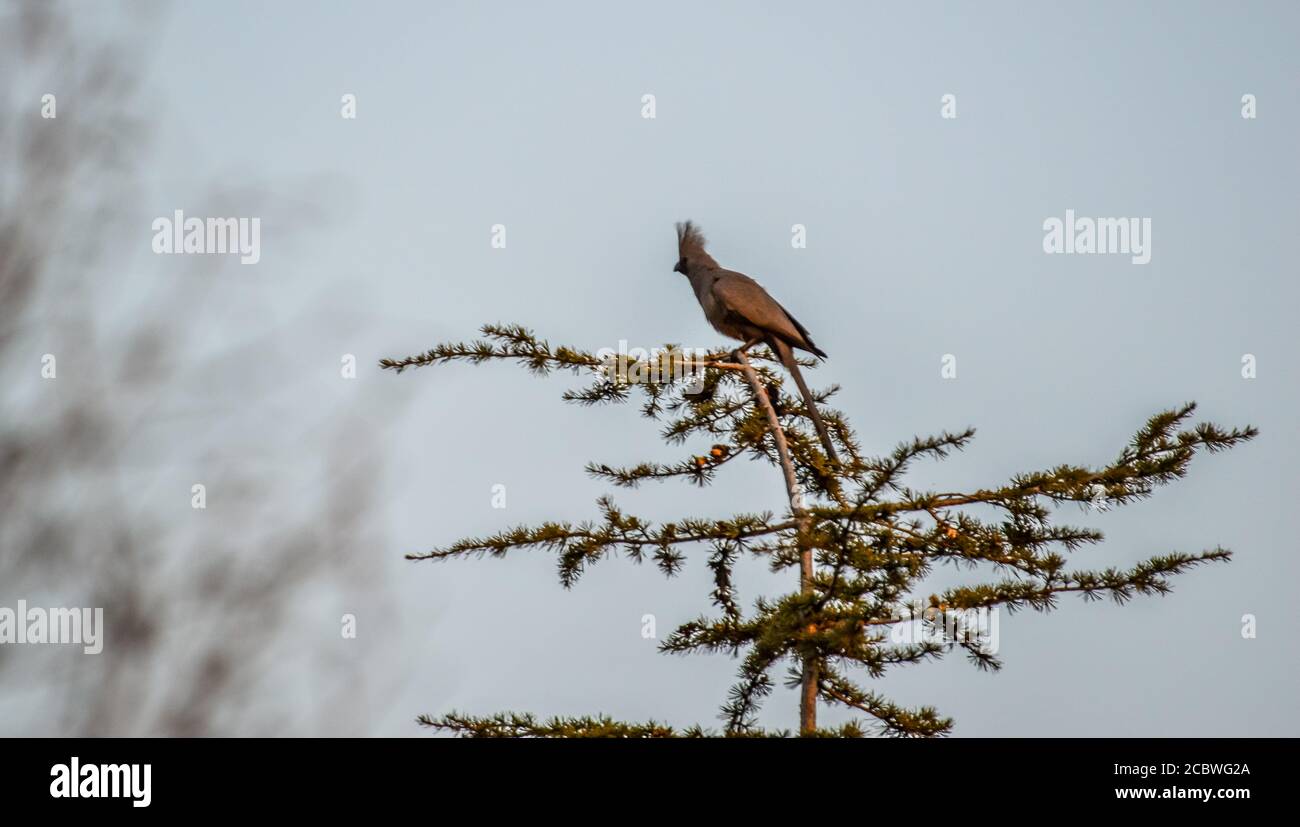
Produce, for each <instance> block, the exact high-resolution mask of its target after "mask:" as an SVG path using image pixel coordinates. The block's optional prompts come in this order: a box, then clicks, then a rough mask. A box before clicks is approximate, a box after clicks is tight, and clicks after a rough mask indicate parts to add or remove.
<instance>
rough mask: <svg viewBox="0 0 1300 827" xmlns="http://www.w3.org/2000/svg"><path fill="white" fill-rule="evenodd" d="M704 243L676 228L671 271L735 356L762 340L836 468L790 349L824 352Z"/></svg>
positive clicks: (696, 233) (685, 225)
mask: <svg viewBox="0 0 1300 827" xmlns="http://www.w3.org/2000/svg"><path fill="white" fill-rule="evenodd" d="M706 243H707V242H706V240H705V238H704V235H703V233H701V232H700V229H699V227H697V226H695V224H694V223H693V222H691V221H682V222H678V224H677V264H676V266H674V267H673V272H676V273H681V274H682V275H684V276H686V278H687V279H688V280H689V281H690V283H691V288H692V289H694V291H695V298H696V299H698V300H699V302H700V308H701V309H703V310H704V317H705V318H706V319H708V321H709V324H711V325H713V329H714V330H716V331H718V332H719V333H721V334H722V335H723V336H727V337H729V338H732V339H737V340H739V341H741V342H744V345H743V346H742V347H740V348H739V351H740V352H742V353H743V352H744V351H746V350H748V349H749V348H750V347H752V346H754V345H756V344H758V343H759V342H762V343H764V344H766V345H767V346H768V347H769V348H771V349H772V352H773V353H775V354H776V356H777V358H778V359H780V360H781V364H783V365H785V369H786V370H788V371H789V372H790V375H791V376H793V377H794V381H795V384H796V385H798V386H799V393H801V394H803V402H804V407H805V408H807V409H808V415H809V417H811V418H812V421H813V425H814V426H815V427H816V428H817V435H818V436H819V437H820V438H821V443H822V447H823V448H825V449H826V455H827V456H828V457H829V458H830V459H831V461H832V462H834V463H835V464H837V465H838V464H839V461H840V458H839V455H838V454H837V453H836V452H835V445H834V443H832V442H831V436H830V432H829V431H827V430H826V424H825V423H824V422H822V418H821V414H819V413H818V412H817V404H816V402H815V401H814V399H813V395H812V393H811V392H810V391H809V390H808V385H807V384H805V383H804V381H803V374H801V373H800V372H799V363H798V362H796V361H795V358H794V349H795V348H798V349H799V350H802V351H806V352H808V353H811V354H813V355H814V356H816V357H817V358H818V359H825V358H827V356H826V351H824V350H822V349H821V348H819V347H817V345H816V344H814V343H813V340H812V336H810V335H809V333H808V329H807V328H806V327H804V326H803V325H802V324H800V323H799V320H798V319H796V318H795V317H794V316H792V315H790V312H789V311H787V310H786V309H785V308H784V307H782V306H781V305H780V303H779V302H777V300H776V299H774V298H772V296H771V295H769V294H768V292H767V291H766V290H764V289H763V286H762V285H761V284H759V283H758V282H756V281H754V280H753V279H752V278H750V277H749V276H747V275H745V274H744V273H737V272H735V271H732V270H727V269H724V268H723V267H722V266H720V265H719V264H718V262H717V261H715V260H714V259H713V257H712V256H710V255H709V254H708V252H707V251H706V250H705V245H706Z"/></svg>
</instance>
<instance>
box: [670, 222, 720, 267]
mask: <svg viewBox="0 0 1300 827" xmlns="http://www.w3.org/2000/svg"><path fill="white" fill-rule="evenodd" d="M704 244H705V241H704V234H703V233H701V232H700V228H699V227H696V226H695V225H694V224H693V223H691V222H690V221H682V222H680V223H678V225H677V264H676V265H675V266H674V267H673V272H674V273H681V274H682V275H683V276H689V275H690V270H691V268H695V269H697V270H712V269H715V268H717V266H718V263H717V262H716V261H714V260H713V257H712V256H710V255H709V254H708V253H706V252H705V251H704Z"/></svg>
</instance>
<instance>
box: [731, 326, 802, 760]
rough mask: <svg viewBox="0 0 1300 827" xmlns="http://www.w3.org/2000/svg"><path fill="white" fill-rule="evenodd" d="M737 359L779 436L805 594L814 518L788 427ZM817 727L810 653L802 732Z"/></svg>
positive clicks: (750, 370)
mask: <svg viewBox="0 0 1300 827" xmlns="http://www.w3.org/2000/svg"><path fill="white" fill-rule="evenodd" d="M736 361H737V362H739V363H740V364H741V365H742V366H743V367H744V370H745V378H746V379H747V380H748V381H749V385H750V387H751V388H753V389H754V398H755V399H757V400H758V403H759V404H760V405H762V406H763V410H765V411H766V412H767V422H768V424H769V425H770V426H771V427H772V437H773V439H775V440H776V452H777V455H778V456H779V457H780V459H781V471H782V473H783V474H784V475H785V493H786V496H787V497H789V499H790V512H791V513H792V514H793V515H794V518H795V522H796V523H797V524H798V527H797V528H796V529H795V538H796V539H795V541H796V542H797V543H798V544H799V590H800V591H801V592H803V593H804V594H811V593H812V591H813V552H812V547H811V546H810V545H809V544H808V529H809V527H810V520H809V517H808V511H807V510H806V509H805V508H804V507H803V493H802V492H801V491H800V489H799V479H798V477H796V476H795V473H794V461H793V460H791V459H790V446H789V445H787V444H786V441H785V431H784V430H782V428H781V420H780V419H778V418H777V415H776V408H774V407H773V406H772V400H770V399H768V398H767V391H766V390H765V389H764V388H763V385H762V383H760V382H759V381H758V374H757V373H755V372H754V368H753V367H752V366H751V365H750V364H749V359H748V358H747V357H746V356H745V353H744V351H740V350H738V351H736ZM816 728H817V663H816V661H815V660H814V659H813V658H811V657H809V658H804V661H803V679H802V680H801V681H800V689H799V734H800V735H807V734H808V733H810V732H812V731H813V730H815V729H816Z"/></svg>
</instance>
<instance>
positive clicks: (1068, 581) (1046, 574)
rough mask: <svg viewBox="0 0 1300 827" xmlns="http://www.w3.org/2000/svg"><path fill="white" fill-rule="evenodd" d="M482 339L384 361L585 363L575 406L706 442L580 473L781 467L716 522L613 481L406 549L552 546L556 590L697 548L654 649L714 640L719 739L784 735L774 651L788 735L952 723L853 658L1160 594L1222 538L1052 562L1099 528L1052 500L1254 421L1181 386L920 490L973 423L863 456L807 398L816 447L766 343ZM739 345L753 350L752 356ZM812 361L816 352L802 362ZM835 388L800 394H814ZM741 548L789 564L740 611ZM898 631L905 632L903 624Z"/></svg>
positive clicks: (1090, 499)
mask: <svg viewBox="0 0 1300 827" xmlns="http://www.w3.org/2000/svg"><path fill="white" fill-rule="evenodd" d="M482 334H483V336H484V338H483V339H481V340H478V341H474V342H470V343H450V344H442V345H438V346H437V347H434V348H433V349H432V350H429V351H427V352H425V353H423V354H419V355H416V356H411V357H407V358H404V359H399V360H394V359H385V360H382V361H381V362H380V366H381V367H382V368H384V369H387V370H393V371H396V372H397V373H401V372H402V371H404V370H406V369H407V368H413V367H425V366H431V365H439V364H443V363H447V362H454V361H469V362H472V363H483V362H489V361H493V360H507V361H516V362H518V363H520V364H522V365H523V366H525V367H526V368H528V369H529V370H530V371H532V372H533V373H536V374H539V375H545V374H548V373H550V372H552V371H555V370H564V369H568V370H571V371H572V372H574V373H575V374H584V373H586V374H588V375H590V376H591V377H592V378H591V380H590V382H589V384H588V385H587V386H586V387H584V388H581V389H578V390H570V391H566V392H565V394H564V399H565V400H566V401H569V402H576V403H579V404H583V405H596V404H601V403H621V402H627V401H629V400H630V399H632V396H633V390H634V389H636V390H639V391H640V393H641V395H642V397H643V403H642V406H641V412H642V414H643V415H645V416H646V417H648V418H650V419H653V420H656V421H659V422H661V423H663V429H662V434H663V437H664V439H665V440H666V441H667V442H669V443H671V444H682V443H685V442H686V441H687V440H691V439H704V440H708V441H710V442H712V443H713V445H712V447H711V448H710V450H709V453H708V455H706V456H692V457H689V458H687V459H684V460H682V461H681V462H678V463H675V464H668V465H663V464H657V463H649V462H647V463H642V464H640V465H636V466H634V467H630V468H613V467H610V466H608V465H603V464H595V463H592V464H588V465H587V471H588V473H590V474H592V475H594V476H596V477H598V478H601V479H604V480H607V481H609V482H610V483H612V484H614V485H617V486H621V487H625V488H634V487H636V486H637V485H638V484H640V483H641V482H643V481H645V480H664V479H681V480H686V481H688V482H691V483H694V484H696V485H701V486H703V485H708V484H710V483H712V482H714V481H715V479H716V478H717V477H718V476H719V474H720V472H721V471H722V469H723V467H724V466H727V465H730V464H731V463H732V462H733V461H734V460H735V459H737V458H739V457H741V456H749V457H752V458H756V459H760V460H764V461H766V462H768V463H770V464H772V465H775V466H777V467H779V468H780V469H781V471H782V475H783V478H784V481H785V487H786V494H787V496H788V499H789V504H790V507H789V513H788V514H784V515H781V516H779V517H777V516H775V515H773V514H771V513H754V514H737V515H734V516H732V517H730V518H726V519H717V518H701V517H689V518H685V519H682V520H680V521H677V522H669V523H662V524H659V525H655V524H653V523H651V522H649V521H647V520H644V519H641V518H638V517H636V516H633V515H631V514H628V513H625V512H624V511H623V510H622V509H620V508H619V507H618V506H617V505H616V504H615V503H614V501H613V499H611V498H610V497H607V496H606V497H601V498H600V500H599V501H598V507H599V512H600V517H599V519H596V520H588V521H585V522H581V523H576V524H575V523H570V522H560V521H556V522H546V523H543V524H541V525H537V526H521V527H516V528H512V529H508V530H504V531H502V532H500V533H497V534H494V535H491V536H488V537H477V538H466V539H462V540H459V541H457V542H455V543H453V544H451V545H449V546H446V547H442V548H437V549H434V550H432V551H428V552H423V553H417V554H410V555H408V558H409V559H412V560H449V559H451V558H459V557H467V556H482V555H485V554H488V555H491V556H493V557H504V556H506V555H507V554H508V553H510V552H513V551H517V550H520V549H528V548H542V549H546V550H550V551H554V552H556V553H557V555H558V558H559V578H560V582H561V584H563V586H564V587H565V588H568V587H571V586H572V585H573V584H574V583H575V582H576V581H577V580H578V578H579V577H580V576H581V575H582V573H583V571H584V569H585V568H586V567H587V566H588V565H590V564H593V563H595V562H596V561H597V560H599V559H601V558H602V557H605V556H607V555H611V554H614V553H618V552H621V553H623V554H624V555H626V556H627V557H628V558H630V559H632V560H633V561H636V562H641V561H643V560H647V559H649V560H653V561H654V563H655V564H656V565H657V566H658V567H659V569H660V570H661V571H662V572H663V573H664V574H665V575H668V576H672V575H673V574H675V573H676V572H678V571H679V570H680V568H681V566H682V564H683V561H684V560H685V556H686V550H687V549H688V548H690V547H694V546H699V545H704V546H707V547H709V549H710V552H709V556H708V565H709V567H710V569H711V570H712V572H713V582H714V589H713V592H712V595H711V599H712V602H713V605H714V607H715V608H716V610H717V614H716V615H715V616H712V617H707V616H701V617H699V618H697V619H695V620H692V621H690V622H687V623H685V624H683V625H681V626H680V627H678V628H677V629H676V630H675V631H674V632H673V633H672V635H671V636H670V637H669V638H668V639H667V640H666V641H664V643H663V644H662V645H661V646H660V649H661V651H663V652H666V653H686V652H696V651H705V652H727V653H730V654H732V655H735V656H741V655H743V658H742V660H741V665H740V669H739V681H738V682H737V683H736V684H735V685H734V686H733V687H732V689H731V693H730V697H729V699H728V700H727V701H726V703H725V704H724V705H723V706H722V714H721V717H722V720H723V721H724V724H725V728H724V730H723V732H722V733H721V734H725V735H728V736H760V735H788V734H789V733H788V732H765V731H763V730H761V729H760V728H759V727H758V726H757V725H756V713H757V711H758V708H759V706H760V704H761V703H762V702H763V700H764V699H765V698H766V697H767V696H768V695H770V693H771V691H772V689H773V682H772V677H771V673H772V671H773V670H774V669H776V668H777V667H778V666H780V665H782V664H783V663H784V664H788V666H789V669H788V672H787V685H789V686H791V687H792V688H793V687H799V688H800V717H799V730H798V731H799V733H800V734H801V735H828V736H862V735H865V734H867V733H869V732H872V731H875V732H879V733H880V734H887V735H899V736H936V735H944V734H947V733H948V732H949V731H950V730H951V728H952V720H951V719H949V718H945V717H942V716H941V715H940V714H939V713H938V712H937V711H936V710H935V709H933V708H930V707H922V708H918V709H908V708H905V707H902V706H898V705H896V704H895V703H893V702H892V701H890V700H888V699H886V698H884V697H882V696H881V695H879V694H877V693H875V692H872V691H869V690H867V689H866V688H864V687H863V686H861V685H860V684H859V683H858V679H857V676H856V675H855V674H854V673H855V672H865V674H866V675H867V676H868V677H872V678H878V677H880V676H881V675H883V674H884V672H885V671H886V670H887V669H889V668H890V667H894V666H900V665H905V664H912V663H919V662H921V661H924V660H927V659H934V658H940V657H942V656H943V655H944V654H946V653H948V652H949V651H951V650H952V649H954V648H960V649H962V650H963V651H964V652H965V654H966V656H967V658H968V659H969V660H970V661H971V662H972V663H973V664H974V665H975V666H977V667H979V668H981V669H994V670H996V669H998V668H1000V666H1001V664H1000V662H999V660H998V659H997V657H996V655H995V653H993V652H991V651H989V647H988V646H987V645H986V641H985V640H984V638H983V637H982V635H981V634H980V633H979V632H980V629H979V628H978V620H979V618H980V613H981V612H988V611H990V610H995V609H999V608H1001V607H1005V608H1006V609H1007V610H1008V611H1011V612H1014V611H1016V610H1019V609H1024V608H1030V609H1035V610H1038V611H1049V610H1051V609H1053V608H1055V607H1056V606H1057V599H1058V596H1059V595H1063V594H1067V593H1071V592H1075V593H1078V594H1079V595H1080V596H1082V597H1083V598H1084V599H1085V600H1100V599H1101V598H1103V597H1106V596H1109V597H1110V598H1112V599H1113V600H1114V601H1115V602H1116V603H1121V604H1122V603H1125V602H1127V601H1128V600H1129V599H1131V598H1132V597H1134V596H1135V595H1160V594H1165V593H1167V592H1169V591H1170V578H1171V577H1173V576H1174V575H1177V574H1181V573H1182V572H1184V571H1186V570H1188V569H1190V568H1193V567H1195V566H1198V565H1201V564H1203V563H1209V562H1225V561H1227V560H1228V559H1229V558H1230V557H1231V553H1230V552H1229V551H1228V550H1226V549H1223V548H1214V549H1211V550H1208V551H1202V552H1200V553H1196V554H1188V553H1181V552H1171V553H1168V554H1164V555H1161V556H1157V557H1152V558H1151V559H1149V560H1145V561H1143V562H1140V563H1138V564H1136V565H1134V566H1133V567H1132V568H1130V569H1115V568H1111V569H1106V570H1104V571H1087V570H1070V569H1067V568H1066V557H1065V555H1067V554H1068V553H1069V552H1071V551H1073V550H1075V549H1077V548H1079V547H1080V546H1082V545H1085V544H1090V543H1098V542H1100V541H1101V540H1102V534H1101V533H1100V532H1098V531H1096V530H1093V529H1088V528H1077V527H1071V526H1068V525H1058V524H1054V523H1053V522H1052V517H1053V513H1052V511H1053V507H1055V506H1061V505H1065V504H1069V503H1078V504H1084V505H1091V506H1093V507H1105V508H1110V507H1113V506H1121V505H1126V504H1129V503H1132V502H1135V501H1137V500H1141V499H1145V498H1146V497H1148V496H1150V495H1151V493H1152V492H1153V491H1154V490H1155V488H1156V487H1157V486H1160V485H1163V484H1165V483H1168V482H1171V481H1173V480H1174V479H1177V478H1179V477H1182V476H1183V475H1184V474H1186V473H1187V469H1188V466H1189V465H1190V463H1191V460H1192V457H1193V456H1194V455H1195V454H1196V453H1197V452H1198V451H1201V450H1205V451H1210V452H1214V451H1220V450H1224V449H1227V448H1231V447H1233V446H1235V445H1237V444H1238V443H1240V442H1243V441H1246V440H1249V439H1252V438H1253V437H1254V436H1256V434H1257V431H1256V429H1255V428H1253V427H1246V428H1243V429H1233V430H1225V429H1223V428H1221V427H1219V426H1217V425H1214V424H1211V423H1195V424H1194V423H1192V422H1191V417H1192V414H1193V412H1194V411H1195V404H1194V403H1187V404H1184V405H1181V406H1180V407H1178V408H1176V409H1173V410H1168V411H1164V412H1161V413H1158V414H1156V415H1155V416H1152V417H1151V418H1150V420H1148V422H1147V423H1146V425H1145V426H1144V427H1143V428H1141V429H1140V430H1139V431H1138V432H1137V433H1136V435H1135V436H1134V437H1133V439H1132V441H1131V442H1130V443H1129V444H1128V445H1126V446H1125V447H1124V448H1123V449H1122V450H1121V451H1120V453H1119V455H1118V456H1117V457H1116V458H1115V459H1114V460H1113V461H1112V462H1110V463H1109V464H1107V465H1104V466H1101V467H1096V468H1093V467H1086V466H1079V465H1069V464H1063V465H1058V466H1056V467H1054V468H1051V469H1048V470H1045V471H1038V472H1033V473H1025V474H1019V475H1017V476H1015V477H1013V478H1012V479H1011V480H1010V481H1008V482H1006V483H1004V484H1001V485H998V486H994V487H991V488H981V489H979V490H975V491H969V492H960V491H949V492H934V491H919V490H913V489H911V488H909V487H907V486H906V485H905V484H904V483H903V481H902V477H903V476H904V474H905V472H907V470H908V469H909V467H910V466H911V465H912V464H913V463H915V462H916V461H917V460H919V459H923V458H935V459H942V458H944V457H946V456H947V455H948V453H949V452H950V451H953V450H960V449H962V448H964V447H965V446H966V444H967V443H968V442H970V440H971V439H972V438H973V437H974V434H975V432H974V430H973V429H968V430H965V431H962V432H960V433H943V434H940V435H938V436H932V437H927V438H916V439H913V440H912V441H911V442H907V443H903V444H901V445H899V446H898V447H897V448H896V449H895V450H894V451H893V453H891V454H890V455H888V456H884V457H865V456H863V455H862V453H861V451H860V447H859V445H858V443H857V441H856V439H855V437H854V434H853V431H852V430H851V429H850V428H849V426H848V424H847V422H846V421H845V419H844V417H843V415H842V414H841V413H839V412H837V411H834V410H829V409H824V408H823V410H822V411H821V415H822V417H823V419H824V420H825V422H826V423H827V425H828V427H829V428H830V431H831V433H832V435H833V437H834V439H835V441H836V442H837V443H838V444H839V445H840V446H842V449H843V450H842V463H841V464H839V465H836V464H833V463H831V462H829V461H828V460H827V458H826V456H825V455H824V453H822V450H821V446H820V444H819V442H818V439H817V436H816V433H815V432H814V431H813V430H812V429H811V427H810V423H811V418H810V417H809V415H808V411H807V410H806V409H804V408H803V407H802V401H801V400H800V399H799V398H798V397H797V396H793V395H786V394H784V393H783V392H782V379H781V376H780V374H779V373H778V372H777V371H776V370H775V369H774V367H775V366H776V365H777V364H779V363H777V362H776V360H775V357H774V356H773V355H772V354H771V353H770V352H768V351H766V350H760V351H757V352H754V353H752V354H750V355H749V356H747V355H746V354H745V353H743V352H740V351H732V352H730V353H728V352H726V351H718V352H711V353H706V354H699V355H693V354H691V353H688V352H686V351H682V350H680V349H678V348H675V347H673V346H671V345H670V346H666V347H665V348H664V349H663V350H662V351H659V352H656V353H653V354H651V355H650V356H649V357H648V358H646V359H641V360H635V361H633V360H629V359H628V358H626V357H621V358H601V357H600V356H598V355H597V354H593V353H589V352H586V351H582V350H578V349H576V348H572V347H554V348H553V347H551V346H550V344H549V343H547V342H546V341H543V340H539V339H538V338H537V337H536V336H534V334H533V333H532V332H531V331H529V330H527V329H525V328H523V327H519V326H503V325H487V326H485V327H483V328H482ZM751 358H752V359H753V360H754V362H757V363H758V366H757V367H756V366H755V365H754V364H752V363H751V361H750V360H751ZM808 364H809V365H811V364H813V363H812V362H808ZM836 390H837V388H831V389H830V390H828V391H825V392H821V393H818V394H816V398H817V404H818V405H819V406H824V405H825V403H826V401H827V400H828V399H829V398H830V397H831V395H832V394H833V393H834V392H835V391H836ZM742 554H751V555H756V556H759V557H761V558H764V559H766V560H767V561H768V563H769V565H770V567H771V569H772V570H773V571H784V570H787V569H797V570H798V572H799V580H798V584H799V587H798V589H797V590H795V591H793V592H791V593H789V594H784V595H781V596H779V597H762V598H759V599H757V600H756V601H755V602H754V605H753V607H752V608H751V609H750V611H749V612H748V613H746V611H745V610H744V609H743V608H742V606H741V605H740V604H739V603H738V601H737V599H736V596H735V592H734V589H733V586H732V573H733V568H734V566H735V564H736V562H737V560H738V559H739V558H740V556H741V555H742ZM941 563H953V564H956V565H958V566H964V567H968V568H970V569H981V568H989V569H992V570H993V571H995V572H996V573H997V574H999V575H1000V578H999V579H994V580H990V581H988V582H983V583H977V584H973V585H965V586H959V587H955V588H950V589H948V590H946V591H945V592H944V593H943V594H941V595H931V596H930V597H929V598H928V600H925V601H918V600H917V599H916V597H917V596H916V595H915V594H914V590H915V589H916V587H917V586H918V584H919V581H920V580H921V579H922V578H924V577H925V576H926V575H927V574H928V573H929V572H930V571H931V570H932V569H933V567H935V566H936V565H937V564H941ZM909 630H910V631H911V632H912V633H913V634H911V636H910V637H909V635H908V631H909ZM819 701H820V702H825V703H827V704H834V705H839V706H843V707H847V708H849V709H852V710H855V711H857V712H860V713H864V714H865V716H866V717H865V718H864V719H863V720H862V721H855V722H851V723H849V724H846V725H843V726H841V727H838V728H834V729H827V728H819V727H818V725H817V704H818V702H819ZM419 721H420V723H421V724H423V725H425V726H429V727H433V728H436V729H439V730H443V731H448V732H452V733H455V734H458V735H462V736H468V737H494V736H495V737H500V736H510V737H556V736H621V737H672V736H696V737H698V736H706V735H712V734H717V733H714V732H711V731H709V730H706V729H704V728H702V727H699V726H694V727H691V728H688V729H685V730H676V729H674V728H672V727H670V726H667V725H664V724H661V723H657V722H655V721H650V722H647V723H625V722H618V721H614V720H611V719H609V718H607V717H581V718H552V719H549V720H545V721H539V720H538V719H537V718H535V717H533V716H532V715H529V714H515V713H503V714H497V715H492V716H489V717H474V716H467V715H461V714H457V713H454V712H453V713H451V714H448V715H444V716H441V717H437V718H434V717H430V716H427V715H426V716H421V717H420V718H419Z"/></svg>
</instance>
